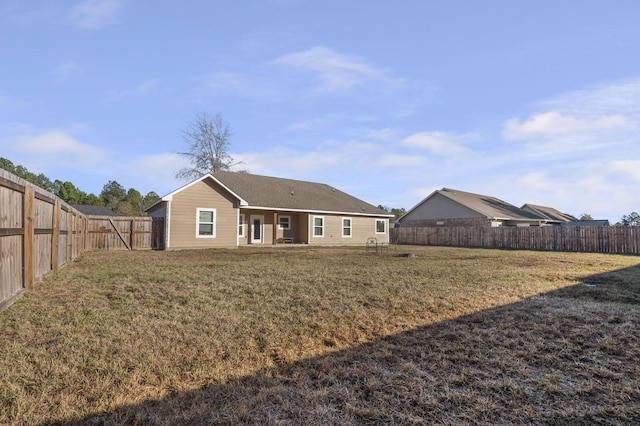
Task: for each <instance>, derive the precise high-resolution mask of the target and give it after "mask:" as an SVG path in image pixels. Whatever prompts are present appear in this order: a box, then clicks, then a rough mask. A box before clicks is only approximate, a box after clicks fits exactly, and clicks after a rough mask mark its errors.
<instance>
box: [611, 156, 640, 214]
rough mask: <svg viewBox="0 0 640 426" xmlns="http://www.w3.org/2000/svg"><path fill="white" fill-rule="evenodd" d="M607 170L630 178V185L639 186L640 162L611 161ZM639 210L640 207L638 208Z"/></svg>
mask: <svg viewBox="0 0 640 426" xmlns="http://www.w3.org/2000/svg"><path fill="white" fill-rule="evenodd" d="M608 169H609V170H611V172H612V173H618V174H622V175H624V176H626V177H627V178H631V180H632V182H630V183H632V184H634V185H636V186H637V185H640V160H618V161H611V162H610V163H609V164H608ZM638 208H639V209H640V207H638Z"/></svg>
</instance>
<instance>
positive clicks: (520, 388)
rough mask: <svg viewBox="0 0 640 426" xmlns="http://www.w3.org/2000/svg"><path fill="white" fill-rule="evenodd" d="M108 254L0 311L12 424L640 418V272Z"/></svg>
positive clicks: (349, 257) (445, 261)
mask: <svg viewBox="0 0 640 426" xmlns="http://www.w3.org/2000/svg"><path fill="white" fill-rule="evenodd" d="M399 250H401V251H403V252H405V251H409V252H412V253H415V254H416V257H414V258H400V257H396V256H394V255H393V254H372V253H366V252H365V250H364V248H310V247H282V248H258V249H256V248H240V249H235V250H201V251H200V250H199V251H179V252H156V251H153V252H152V251H138V252H91V253H86V254H84V255H83V256H82V257H81V258H79V259H78V260H77V261H76V262H74V263H73V264H72V265H70V266H68V267H66V268H64V269H62V270H61V271H60V272H59V274H58V275H57V276H55V277H49V278H47V279H46V280H45V282H44V283H43V284H41V285H39V286H38V288H37V289H36V290H35V291H33V292H31V293H29V294H27V295H26V296H25V297H24V298H23V299H22V300H20V301H18V302H17V303H16V304H14V305H13V306H12V307H11V308H9V309H8V310H6V311H4V312H3V313H0V336H2V345H1V346H0V424H29V425H31V424H75V423H81V424H84V423H88V424H167V425H173V424H238V423H240V424H291V425H294V424H370V423H378V424H433V423H437V424H505V423H518V424H522V423H533V424H539V423H548V424H575V423H578V424H580V423H584V424H593V423H603V424H620V423H622V424H631V423H639V422H640V327H639V325H640V324H639V323H640V258H639V257H632V256H616V255H596V254H577V253H541V252H524V251H495V250H472V249H456V248H438V247H407V246H401V247H400V248H399Z"/></svg>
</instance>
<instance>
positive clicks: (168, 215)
mask: <svg viewBox="0 0 640 426" xmlns="http://www.w3.org/2000/svg"><path fill="white" fill-rule="evenodd" d="M164 217H165V220H164V222H165V224H164V232H165V235H164V244H165V246H164V248H165V250H168V249H169V247H171V201H167V206H166V213H165V215H164Z"/></svg>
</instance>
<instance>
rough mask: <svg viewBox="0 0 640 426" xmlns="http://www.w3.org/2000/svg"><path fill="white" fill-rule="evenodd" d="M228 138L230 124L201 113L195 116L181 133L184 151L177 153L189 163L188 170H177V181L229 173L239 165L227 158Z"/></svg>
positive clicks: (228, 155)
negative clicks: (223, 172)
mask: <svg viewBox="0 0 640 426" xmlns="http://www.w3.org/2000/svg"><path fill="white" fill-rule="evenodd" d="M230 138H231V130H230V129H229V123H227V122H226V121H224V120H223V119H222V117H221V116H220V114H216V115H215V116H213V117H212V116H210V115H208V114H206V113H203V112H201V113H198V114H196V117H195V119H194V120H193V121H192V122H190V123H188V125H187V128H186V129H185V130H184V131H183V132H182V139H183V140H184V141H185V142H186V144H187V151H186V152H180V153H179V154H180V155H182V156H184V157H186V158H188V159H189V162H190V163H191V167H185V168H182V169H180V170H178V172H177V173H176V177H177V178H179V179H186V180H192V179H197V178H199V177H201V176H203V175H205V174H207V173H213V172H217V171H220V170H231V167H233V166H236V165H238V164H241V162H240V161H238V162H235V161H234V159H233V157H231V155H230V154H229V146H230V145H231V143H230V142H229V139H230Z"/></svg>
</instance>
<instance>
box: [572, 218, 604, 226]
mask: <svg viewBox="0 0 640 426" xmlns="http://www.w3.org/2000/svg"><path fill="white" fill-rule="evenodd" d="M562 226H611V225H610V224H609V220H608V219H592V220H578V219H576V220H572V221H571V222H567V223H563V224H562Z"/></svg>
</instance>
